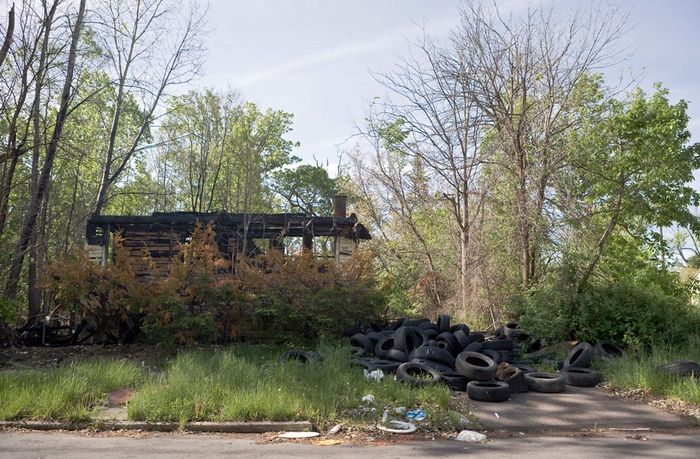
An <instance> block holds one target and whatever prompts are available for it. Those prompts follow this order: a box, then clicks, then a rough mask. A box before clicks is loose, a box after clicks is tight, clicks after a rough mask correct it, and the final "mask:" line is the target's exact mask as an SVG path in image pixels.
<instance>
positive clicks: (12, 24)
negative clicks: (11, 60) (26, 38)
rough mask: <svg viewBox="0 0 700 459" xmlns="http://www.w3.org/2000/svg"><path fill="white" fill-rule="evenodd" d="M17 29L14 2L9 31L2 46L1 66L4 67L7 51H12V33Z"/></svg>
mask: <svg viewBox="0 0 700 459" xmlns="http://www.w3.org/2000/svg"><path fill="white" fill-rule="evenodd" d="M14 31H15V4H14V3H13V4H12V8H10V13H9V18H8V19H7V32H6V33H5V39H4V40H3V42H2V48H0V67H2V64H3V62H5V58H6V57H7V53H8V52H9V51H10V45H11V44H12V35H13V34H14Z"/></svg>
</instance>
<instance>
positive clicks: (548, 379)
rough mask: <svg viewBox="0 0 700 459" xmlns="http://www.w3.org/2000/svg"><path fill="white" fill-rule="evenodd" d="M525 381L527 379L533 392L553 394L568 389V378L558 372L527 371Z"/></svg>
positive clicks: (528, 385)
mask: <svg viewBox="0 0 700 459" xmlns="http://www.w3.org/2000/svg"><path fill="white" fill-rule="evenodd" d="M525 381H527V387H528V388H529V389H530V390H531V391H533V392H545V393H548V394H553V393H557V392H564V390H565V389H566V379H564V376H563V375H561V374H558V373H544V372H534V373H526V374H525Z"/></svg>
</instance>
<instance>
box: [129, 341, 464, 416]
mask: <svg viewBox="0 0 700 459" xmlns="http://www.w3.org/2000/svg"><path fill="white" fill-rule="evenodd" d="M319 351H320V352H321V353H322V355H323V356H324V360H323V361H322V362H315V363H309V364H306V365H304V364H301V363H298V362H287V363H286V364H284V365H280V364H279V363H278V361H277V359H278V356H279V355H280V354H281V351H280V350H279V349H274V348H261V347H258V346H256V347H253V346H245V345H239V346H235V347H231V348H229V349H226V350H222V351H219V352H215V353H211V352H202V351H190V352H184V353H181V354H180V355H178V357H177V358H176V359H174V360H173V361H172V362H170V365H169V366H168V367H167V369H166V371H165V372H164V373H163V374H162V375H161V376H160V377H158V378H156V379H154V380H152V381H150V382H148V383H146V384H145V385H144V386H143V387H142V388H141V389H140V390H139V391H138V392H137V393H136V395H135V396H134V398H133V399H132V400H131V401H130V402H129V404H128V414H129V417H130V418H131V419H135V420H146V421H176V422H180V423H183V424H184V423H185V422H188V421H208V420H217V421H247V420H271V421H274V420H310V421H314V422H316V423H318V424H320V425H325V424H328V423H331V422H335V421H337V420H340V419H346V420H347V419H354V420H363V419H365V420H372V422H374V421H376V419H378V418H379V417H381V415H382V413H383V411H384V409H385V407H398V406H404V407H407V408H411V407H414V406H421V407H422V408H423V409H424V410H425V411H426V412H427V413H428V414H429V416H430V417H431V418H433V419H440V418H443V419H445V420H446V422H447V421H448V420H449V419H451V417H450V415H449V414H448V405H449V391H448V389H447V388H446V387H445V386H443V385H439V386H433V387H427V388H420V389H415V388H411V387H410V386H408V385H406V384H403V383H400V382H397V381H395V380H394V379H393V376H391V375H389V376H387V377H385V378H384V380H383V381H382V382H380V383H377V382H374V381H366V380H365V378H364V375H363V372H362V369H361V368H358V367H352V366H350V363H349V362H350V358H349V351H348V349H347V348H342V347H337V346H332V345H325V346H322V347H321V348H320V349H319ZM367 394H372V395H373V396H374V398H375V403H374V404H372V405H363V404H362V403H361V399H362V397H363V396H364V395H367ZM363 406H366V407H367V410H363ZM371 408H374V410H372V409H371Z"/></svg>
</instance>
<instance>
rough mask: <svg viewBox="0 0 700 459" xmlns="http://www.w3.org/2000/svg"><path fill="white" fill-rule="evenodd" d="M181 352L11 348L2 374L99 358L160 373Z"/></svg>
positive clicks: (1, 362) (2, 355)
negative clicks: (134, 364)
mask: <svg viewBox="0 0 700 459" xmlns="http://www.w3.org/2000/svg"><path fill="white" fill-rule="evenodd" d="M177 352H178V350H177V349H166V348H163V347H160V346H152V345H145V344H132V345H123V346H121V345H90V346H65V347H10V348H4V349H0V371H5V370H28V369H45V368H55V367H59V366H69V365H71V364H73V363H77V362H84V361H87V360H92V359H96V358H109V359H117V360H122V361H130V362H134V363H136V364H138V365H140V366H142V367H144V368H146V369H149V370H151V371H155V372H157V371H160V370H161V369H162V367H163V365H164V364H165V362H166V361H167V359H168V358H170V357H173V356H175V355H176V354H177Z"/></svg>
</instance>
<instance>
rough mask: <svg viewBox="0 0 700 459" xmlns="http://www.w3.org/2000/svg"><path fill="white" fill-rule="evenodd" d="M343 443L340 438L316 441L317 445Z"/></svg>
mask: <svg viewBox="0 0 700 459" xmlns="http://www.w3.org/2000/svg"><path fill="white" fill-rule="evenodd" d="M341 443H343V442H342V441H340V440H319V441H317V442H316V444H317V445H318V446H333V445H340V444H341Z"/></svg>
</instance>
